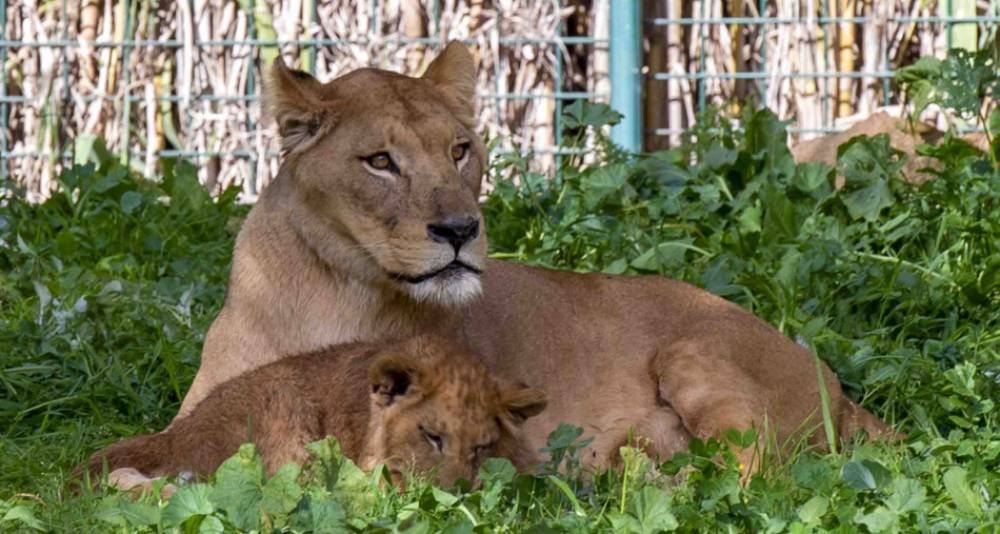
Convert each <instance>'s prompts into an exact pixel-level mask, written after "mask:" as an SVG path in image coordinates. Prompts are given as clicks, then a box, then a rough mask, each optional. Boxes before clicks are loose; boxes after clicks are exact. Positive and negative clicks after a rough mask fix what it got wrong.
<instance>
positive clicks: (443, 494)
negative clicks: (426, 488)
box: [431, 486, 458, 508]
mask: <svg viewBox="0 0 1000 534" xmlns="http://www.w3.org/2000/svg"><path fill="white" fill-rule="evenodd" d="M431 495H433V496H434V500H435V501H437V503H438V504H440V505H441V506H443V507H445V508H451V507H452V506H455V503H457V502H458V497H456V496H454V495H452V494H451V493H448V492H447V491H444V490H443V489H438V487H437V486H431Z"/></svg>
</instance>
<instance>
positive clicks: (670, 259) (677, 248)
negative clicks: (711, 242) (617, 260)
mask: <svg viewBox="0 0 1000 534" xmlns="http://www.w3.org/2000/svg"><path fill="white" fill-rule="evenodd" d="M692 241H693V239H691V238H685V239H682V240H678V241H668V242H666V243H660V244H659V245H656V246H655V247H651V248H649V249H648V250H646V252H643V253H642V254H640V255H639V257H638V258H636V259H634V260H632V263H631V264H630V265H631V266H632V268H633V269H637V270H640V271H649V272H657V271H659V270H660V269H661V268H662V269H674V268H677V267H680V266H681V265H683V264H684V254H685V253H686V252H687V251H688V250H689V249H690V248H691V247H690V245H691V243H692Z"/></svg>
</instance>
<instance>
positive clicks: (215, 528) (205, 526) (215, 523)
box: [198, 515, 226, 534]
mask: <svg viewBox="0 0 1000 534" xmlns="http://www.w3.org/2000/svg"><path fill="white" fill-rule="evenodd" d="M225 531H226V527H225V526H224V525H223V524H222V520H221V519H219V518H218V517H215V516H214V515H210V516H208V517H205V518H204V519H202V520H201V524H200V525H198V534H222V533H223V532H225Z"/></svg>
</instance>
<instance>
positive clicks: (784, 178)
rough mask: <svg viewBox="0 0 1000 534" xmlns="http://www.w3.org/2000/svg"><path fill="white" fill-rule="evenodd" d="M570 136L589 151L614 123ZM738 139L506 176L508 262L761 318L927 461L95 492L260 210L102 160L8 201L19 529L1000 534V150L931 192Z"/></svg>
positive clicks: (564, 446) (866, 458)
mask: <svg viewBox="0 0 1000 534" xmlns="http://www.w3.org/2000/svg"><path fill="white" fill-rule="evenodd" d="M911 74H912V73H911ZM918 74H919V73H918ZM928 79H929V78H928V77H927V76H925V77H924V78H921V80H924V81H926V80H928ZM931 82H933V79H931ZM931 82H928V83H931ZM931 93H933V91H931ZM567 113H568V115H567V117H566V121H564V123H565V124H567V126H568V127H569V128H571V131H570V132H568V134H569V135H567V139H568V142H569V143H570V144H572V143H577V142H580V141H579V140H580V139H581V138H582V137H581V136H574V135H572V134H573V133H582V132H583V131H585V130H586V129H589V128H599V127H601V126H602V125H604V124H606V123H608V122H611V121H614V120H615V114H614V113H613V112H611V111H610V110H608V109H606V108H604V107H600V106H588V105H585V104H582V103H581V104H575V105H574V106H570V107H569V109H568V110H567ZM993 113H994V114H995V115H996V117H997V118H996V120H995V121H993V120H991V121H990V123H991V124H993V126H991V128H993V135H994V137H995V136H996V133H997V132H998V131H1000V114H998V113H997V112H996V111H994V112H993ZM735 124H736V123H735V122H733V121H732V120H730V119H727V118H724V117H720V116H717V115H712V114H708V115H706V116H704V117H702V120H701V121H700V122H699V125H698V127H697V128H696V129H695V130H694V132H693V133H694V134H695V135H694V141H692V142H691V143H689V144H687V145H685V146H682V147H679V148H677V149H674V150H671V151H667V152H660V153H656V154H651V155H648V156H643V157H633V156H630V155H627V154H622V153H621V152H620V151H618V150H617V149H616V148H615V147H613V146H610V145H608V144H607V143H606V142H602V143H600V144H599V146H598V147H597V148H596V149H595V150H596V151H597V153H598V154H597V155H598V158H597V159H598V163H596V164H592V165H584V164H583V163H582V162H581V161H578V160H575V159H573V158H566V159H565V160H564V162H563V167H562V169H561V171H560V173H559V174H558V176H557V177H556V179H554V180H549V179H547V178H545V177H542V176H538V175H534V174H532V173H530V172H528V171H527V166H526V165H525V164H524V162H523V161H521V160H519V159H517V158H508V159H505V160H501V161H498V162H497V163H496V165H495V167H494V168H493V169H492V170H491V173H492V175H493V177H494V178H495V179H496V180H497V181H496V183H497V187H496V190H495V191H494V193H493V194H492V195H491V196H490V197H489V199H488V200H487V201H486V203H485V205H484V211H485V214H486V218H487V221H488V223H489V228H488V232H489V235H490V238H491V242H492V247H493V248H492V251H493V254H494V255H495V256H498V257H505V258H509V259H511V260H514V261H522V262H527V263H532V264H537V265H546V266H550V267H554V268H560V269H576V270H584V271H605V272H612V273H621V274H634V273H661V274H664V275H669V276H672V277H675V278H680V279H684V280H687V281H690V282H692V283H694V284H697V285H700V286H702V287H705V288H706V289H708V290H709V291H712V292H714V293H716V294H719V295H722V296H725V297H726V298H729V299H731V300H734V301H735V302H738V303H739V304H740V305H742V306H744V307H746V308H748V309H750V310H752V311H753V312H754V313H757V314H759V315H760V316H762V317H764V318H765V319H766V320H768V321H770V322H771V323H772V324H774V325H776V326H777V327H778V328H780V329H781V330H782V331H783V332H785V333H786V334H788V335H790V336H793V337H795V338H797V339H798V340H800V341H801V342H803V343H805V344H807V345H809V346H811V347H813V348H814V349H815V351H816V353H817V354H818V355H819V357H821V358H822V359H823V360H824V361H826V362H827V363H828V364H829V365H830V366H831V367H833V368H834V370H835V371H836V372H837V373H838V376H839V377H840V378H841V380H842V381H843V383H844V384H845V388H846V390H847V391H848V392H849V394H851V395H852V396H853V397H854V398H857V399H859V400H862V402H863V403H864V404H865V405H866V406H867V407H869V408H870V409H872V410H874V411H875V412H877V413H878V414H879V415H881V416H882V417H884V418H885V419H886V420H888V421H890V422H892V423H893V424H894V425H895V426H897V427H898V428H900V429H902V430H904V431H905V432H907V433H908V434H909V437H908V438H907V439H906V440H904V441H902V442H899V443H893V444H884V443H875V444H860V445H854V446H848V447H844V448H838V452H837V453H832V454H822V455H821V454H816V453H815V452H812V451H808V450H800V451H798V452H797V453H795V454H794V455H791V456H790V457H787V458H784V459H783V461H781V462H778V463H771V464H768V465H767V466H766V468H765V469H764V471H763V472H762V473H761V474H760V475H759V476H756V477H754V479H753V480H752V481H751V482H750V484H749V485H747V486H742V485H741V484H740V483H739V477H740V469H739V465H738V463H737V460H736V458H735V457H734V456H733V455H732V454H731V453H730V452H729V449H728V448H727V447H725V446H724V444H723V443H720V442H718V441H715V440H710V441H708V442H699V441H696V442H694V443H693V444H692V445H691V447H690V450H689V451H687V452H685V453H682V454H678V455H677V456H675V457H674V458H672V459H669V461H666V462H664V463H662V464H661V463H657V462H653V461H652V460H650V459H648V458H646V457H645V456H643V455H642V454H641V453H639V452H638V451H637V450H634V449H627V448H626V449H624V450H623V451H622V456H623V466H622V468H621V469H620V470H614V471H609V472H607V473H602V474H598V475H597V476H594V477H591V478H587V477H582V476H581V475H580V473H579V466H578V463H577V462H576V453H577V451H578V450H579V449H580V448H582V447H585V446H586V443H587V441H588V439H589V436H584V435H581V434H580V431H579V429H574V428H572V427H568V426H563V427H560V428H558V429H554V432H553V434H552V436H551V437H550V440H549V445H548V447H547V448H546V454H547V455H548V456H549V458H550V460H549V461H548V462H547V463H546V464H545V465H544V466H543V467H542V468H541V469H540V471H539V472H538V473H536V474H535V475H531V476H528V475H517V474H516V473H514V472H513V470H512V468H511V467H510V465H509V464H507V463H506V462H503V461H490V462H489V463H487V465H486V466H485V467H484V468H483V471H482V473H481V478H482V480H483V481H484V484H483V487H482V488H479V489H477V490H475V491H471V490H469V489H468V488H457V489H449V490H444V489H441V488H435V487H433V486H431V485H429V484H427V483H426V482H424V481H420V480H414V481H412V483H411V484H409V485H408V486H407V490H406V491H405V492H403V493H397V492H395V491H392V490H391V489H388V488H387V487H386V486H385V485H384V484H382V483H381V480H382V479H381V477H382V474H381V473H379V472H376V473H373V474H365V473H362V472H360V471H358V470H357V469H356V468H355V467H354V466H353V464H351V463H350V462H349V461H346V460H344V459H343V458H342V456H341V455H340V454H339V451H338V448H337V446H336V443H335V442H334V441H333V440H327V441H323V442H318V443H316V444H314V445H313V446H312V452H313V454H314V456H315V460H314V461H313V462H311V463H310V464H308V465H307V466H306V467H305V468H304V469H302V470H299V469H298V468H291V467H290V468H287V469H285V470H282V471H281V472H279V473H278V474H277V475H275V476H274V477H272V478H270V479H265V477H263V476H262V474H261V466H260V463H259V461H258V460H257V458H256V456H255V455H254V451H253V450H252V448H249V447H245V448H244V449H243V450H241V451H240V453H239V454H238V455H236V456H235V457H233V458H232V459H230V460H229V461H228V462H227V463H226V464H225V465H224V466H223V467H221V468H220V470H219V472H218V473H217V474H216V476H215V477H214V479H213V480H211V481H210V482H208V483H205V484H189V485H186V486H184V487H183V488H182V490H181V491H180V492H179V493H178V494H177V495H176V496H175V497H174V498H173V499H172V500H170V501H169V502H168V503H161V502H158V501H157V500H155V499H153V498H151V497H148V496H147V497H145V498H142V499H139V500H138V501H132V500H129V499H127V498H125V497H123V496H121V495H117V494H114V493H113V492H109V493H105V492H96V493H85V494H83V495H74V494H72V493H69V492H67V491H66V489H65V486H66V481H67V475H68V472H69V471H70V470H71V469H72V468H73V467H74V466H75V465H76V464H77V463H78V462H79V461H80V460H82V459H83V458H84V457H85V456H86V455H88V454H89V453H90V452H92V451H94V450H96V449H97V448H98V447H100V446H103V445H105V444H107V443H110V442H112V441H115V440H117V439H119V438H120V437H122V436H127V435H132V434H136V433H141V432H150V431H154V430H158V429H160V428H162V427H163V426H164V425H166V423H167V422H169V420H170V418H171V417H172V415H173V414H174V412H175V411H176V409H177V406H178V404H179V401H180V399H181V396H182V395H183V392H184V391H185V389H186V387H187V385H188V384H189V383H190V381H191V379H192V377H193V374H194V372H195V370H196V367H197V355H198V353H199V350H200V345H201V341H202V336H203V333H204V332H205V330H206V328H207V326H208V324H209V323H210V322H211V320H212V319H213V318H214V316H215V315H216V313H217V312H218V309H219V306H220V305H221V302H222V299H223V297H224V293H225V283H226V279H227V276H228V265H229V261H230V254H231V250H232V243H233V238H234V237H235V233H236V231H237V229H238V227H239V223H240V221H241V220H242V218H243V217H244V216H245V214H246V210H247V208H246V207H245V206H241V205H239V204H237V203H236V202H235V191H230V192H226V193H224V194H223V195H222V196H221V197H220V198H218V199H211V198H210V197H209V196H208V194H207V193H206V192H205V191H204V189H202V188H201V187H200V186H199V185H198V184H197V181H196V179H195V177H194V172H193V169H192V168H191V167H190V166H189V165H187V164H185V163H177V164H176V165H171V166H168V167H167V168H166V169H165V170H164V176H163V179H162V180H161V181H159V182H156V183H150V182H146V181H143V180H141V179H138V178H136V177H133V176H132V175H130V174H129V173H128V172H127V171H126V170H125V169H124V168H123V167H121V166H120V165H119V164H118V163H117V160H116V158H114V157H113V156H112V155H111V154H107V153H106V152H105V151H104V150H102V149H101V147H100V146H99V145H98V146H97V147H96V149H95V153H94V154H93V156H92V160H93V163H92V164H90V165H88V166H84V167H77V168H75V169H73V170H71V171H68V172H67V173H64V175H63V176H62V177H61V181H62V191H61V192H60V193H59V194H57V195H56V196H54V197H53V198H52V199H50V200H48V201H47V202H45V203H43V204H40V205H33V204H29V203H27V202H25V201H23V200H22V199H21V197H19V196H18V195H17V194H16V192H15V193H14V194H13V195H12V196H10V197H9V198H7V200H6V201H5V202H4V203H3V204H0V392H2V393H0V432H2V439H0V447H2V450H0V531H24V530H38V531H53V532H89V531H97V532H107V531H130V532H131V531H152V532H159V531H174V530H177V531H182V532H202V531H204V532H220V531H236V530H260V531H290V532H291V531H295V532H300V531H319V532H343V531H375V532H402V531H406V532H430V531H448V532H493V531H510V532H590V531H621V532H659V531H673V530H677V531H682V532H717V531H718V532H785V531H788V532H820V531H823V532H825V531H834V532H858V531H860V532H864V531H868V532H899V531H906V532H910V531H925V532H967V531H981V532H995V531H997V530H1000V498H998V495H1000V421H998V416H997V410H996V402H997V399H1000V383H998V380H1000V374H998V373H1000V312H998V310H1000V170H998V167H997V160H998V152H1000V151H998V150H996V149H994V151H993V152H992V153H991V154H984V153H980V152H977V151H975V150H973V149H971V148H969V147H967V146H966V145H964V144H962V143H961V142H959V141H957V140H955V139H953V138H951V137H950V136H946V137H945V139H943V140H942V141H941V143H940V144H938V145H936V146H927V147H922V148H921V150H922V151H923V152H924V153H926V154H928V155H932V156H934V157H936V158H937V159H938V160H939V161H940V163H941V168H940V170H938V171H936V172H937V174H938V177H937V179H936V180H934V181H932V182H929V183H927V184H925V185H923V186H921V187H919V188H915V187H913V186H910V185H907V184H906V183H905V182H904V181H903V180H901V176H900V172H901V169H902V168H903V166H902V158H903V157H905V156H903V155H900V154H898V153H896V152H895V151H893V150H892V149H891V148H890V147H889V146H888V143H887V140H886V139H885V138H880V137H876V138H858V139H855V140H852V141H851V142H850V143H848V144H847V145H845V146H843V147H841V150H840V158H839V163H838V167H837V169H829V168H827V167H825V166H823V165H821V164H804V165H796V164H795V163H794V162H793V161H792V159H791V155H790V154H789V153H788V150H787V148H785V130H784V125H782V124H781V123H780V122H779V121H777V120H776V119H775V117H774V116H773V115H772V114H770V113H769V112H767V111H757V112H751V111H748V112H746V113H745V114H744V115H743V116H741V117H739V120H738V124H739V125H740V126H741V128H740V129H737V128H735ZM835 173H839V174H841V175H842V176H844V177H845V178H846V184H847V185H846V186H845V187H844V188H843V189H842V190H839V191H838V190H835V189H834V188H833V187H832V183H833V177H834V174H835ZM514 177H517V178H518V183H519V185H515V183H514V182H513V181H512V180H510V179H511V178H514ZM726 440H727V441H730V442H733V443H737V444H740V443H750V442H752V440H753V436H752V435H748V434H742V435H741V434H739V433H732V434H731V435H729V436H727V438H726ZM849 445H850V444H849Z"/></svg>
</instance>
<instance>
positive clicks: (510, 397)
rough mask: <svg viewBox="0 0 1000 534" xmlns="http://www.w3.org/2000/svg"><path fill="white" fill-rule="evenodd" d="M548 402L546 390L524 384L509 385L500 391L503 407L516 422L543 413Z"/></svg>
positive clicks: (519, 422)
mask: <svg viewBox="0 0 1000 534" xmlns="http://www.w3.org/2000/svg"><path fill="white" fill-rule="evenodd" d="M548 403H549V401H548V400H547V399H546V397H545V392H544V391H542V390H540V389H537V388H531V387H528V386H524V385H516V386H508V387H507V388H506V389H504V390H503V391H502V392H501V393H500V404H501V409H502V410H503V412H504V413H505V414H507V415H508V416H509V417H510V419H511V420H512V421H513V422H514V423H515V424H521V423H523V422H524V421H525V420H527V419H528V418H530V417H534V416H536V415H538V414H540V413H542V411H544V410H545V407H546V406H547V405H548Z"/></svg>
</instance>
